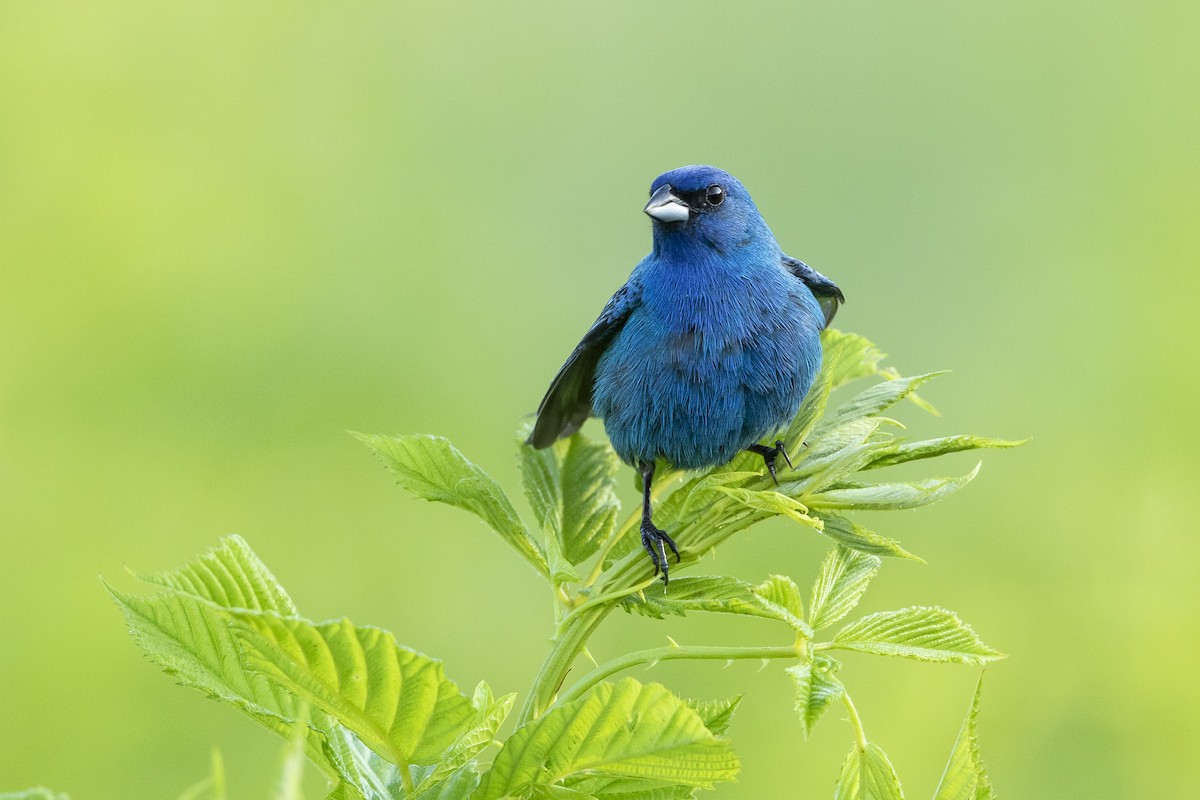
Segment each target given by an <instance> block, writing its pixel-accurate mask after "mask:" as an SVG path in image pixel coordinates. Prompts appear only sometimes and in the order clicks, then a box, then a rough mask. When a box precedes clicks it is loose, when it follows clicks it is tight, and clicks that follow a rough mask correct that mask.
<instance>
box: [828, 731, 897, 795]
mask: <svg viewBox="0 0 1200 800" xmlns="http://www.w3.org/2000/svg"><path fill="white" fill-rule="evenodd" d="M903 798H904V791H903V790H902V789H901V788H900V778H899V777H898V776H897V775H896V770H895V768H894V767H892V762H891V761H888V757H887V754H886V753H884V752H883V750H881V749H879V746H878V745H875V744H870V743H868V744H867V746H866V747H865V748H860V747H859V746H858V745H857V744H855V745H854V746H853V747H852V748H851V749H850V754H849V755H848V756H846V760H845V761H844V762H842V774H841V776H840V777H839V778H838V784H837V792H836V793H835V794H834V800H903Z"/></svg>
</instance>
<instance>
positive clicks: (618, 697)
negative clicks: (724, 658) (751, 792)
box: [475, 678, 738, 800]
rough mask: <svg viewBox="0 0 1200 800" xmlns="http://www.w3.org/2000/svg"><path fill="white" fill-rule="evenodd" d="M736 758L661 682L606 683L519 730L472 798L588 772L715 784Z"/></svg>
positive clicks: (486, 799)
mask: <svg viewBox="0 0 1200 800" xmlns="http://www.w3.org/2000/svg"><path fill="white" fill-rule="evenodd" d="M737 771H738V760H737V757H736V756H735V755H734V754H733V750H732V748H731V747H730V744H729V742H728V740H725V739H719V738H717V737H715V736H713V734H712V732H711V731H709V729H708V728H707V727H705V725H704V720H702V719H701V718H700V715H699V714H697V713H696V712H695V711H694V710H692V709H691V708H690V707H688V705H687V703H686V702H684V701H683V700H682V699H680V698H679V697H677V696H675V695H674V694H672V693H671V692H670V691H668V690H667V689H666V688H665V687H663V686H660V685H658V684H647V685H645V686H643V685H642V684H640V683H638V682H637V681H636V680H634V679H632V678H626V679H624V680H622V681H621V682H619V683H616V684H612V683H601V684H598V685H596V686H594V687H593V688H592V689H591V690H589V691H588V693H587V694H585V695H584V696H583V697H581V698H579V699H578V700H575V701H572V702H570V703H565V704H563V705H561V706H558V707H555V708H553V709H551V710H550V711H549V712H547V713H546V714H545V715H544V716H542V717H541V718H539V719H536V720H534V721H532V722H530V723H529V724H527V725H525V726H524V727H521V728H519V729H518V730H517V731H516V732H515V733H513V735H512V736H510V737H509V738H508V740H507V741H506V742H505V743H504V747H503V748H502V749H501V750H500V753H499V755H497V756H496V760H495V761H494V762H493V763H492V768H491V770H489V771H488V773H487V774H486V775H485V776H484V778H483V783H482V784H481V786H480V790H479V792H478V793H477V794H476V796H475V800H495V799H496V798H500V797H506V796H508V795H513V794H518V793H519V792H521V791H522V790H523V789H524V788H525V787H528V786H530V785H531V784H533V783H538V784H555V783H559V782H561V781H562V780H564V779H565V778H567V777H569V776H572V775H577V774H580V773H587V774H589V775H604V776H611V777H630V778H644V779H649V780H656V781H663V782H668V783H678V784H685V785H688V786H702V787H711V786H712V785H713V784H714V783H716V782H717V781H723V780H732V779H733V777H734V776H735V775H736V774H737Z"/></svg>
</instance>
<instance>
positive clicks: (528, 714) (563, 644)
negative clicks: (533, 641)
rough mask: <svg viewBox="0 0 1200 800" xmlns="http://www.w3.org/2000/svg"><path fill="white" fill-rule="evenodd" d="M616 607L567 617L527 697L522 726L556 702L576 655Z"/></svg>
mask: <svg viewBox="0 0 1200 800" xmlns="http://www.w3.org/2000/svg"><path fill="white" fill-rule="evenodd" d="M612 609H613V606H612V605H611V604H606V605H598V606H594V607H592V608H588V609H586V610H581V609H575V610H574V611H573V612H571V613H570V614H568V615H567V616H565V617H563V620H562V623H561V624H560V625H559V627H558V632H557V633H556V634H555V636H554V641H553V642H552V643H551V645H550V652H549V653H548V654H547V655H546V660H545V661H543V662H542V666H541V668H540V669H539V670H538V674H537V676H536V677H535V678H534V679H533V685H532V686H530V687H529V693H528V694H527V695H526V696H525V703H524V704H523V705H522V706H521V713H520V715H519V716H518V717H517V726H518V727H520V726H521V725H524V724H525V723H527V722H529V721H530V720H532V719H535V718H537V717H540V716H541V715H542V714H543V713H544V712H545V711H546V709H547V708H549V707H550V706H551V704H553V702H554V696H555V695H556V694H557V693H558V689H559V687H560V686H561V685H562V682H563V681H564V680H566V677H567V673H568V672H570V670H571V664H572V663H573V662H574V661H575V657H576V656H577V655H579V653H580V651H581V650H583V648H584V646H585V645H586V644H587V641H588V639H589V638H591V636H592V634H593V633H595V631H596V628H597V627H599V625H600V623H601V622H603V621H604V618H605V617H606V616H608V612H610V611H612Z"/></svg>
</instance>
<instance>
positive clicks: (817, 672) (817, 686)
mask: <svg viewBox="0 0 1200 800" xmlns="http://www.w3.org/2000/svg"><path fill="white" fill-rule="evenodd" d="M841 666H842V665H841V664H840V663H839V662H838V661H837V660H835V659H833V658H830V657H829V656H827V655H825V654H824V653H814V654H813V658H812V661H809V662H806V663H803V664H797V665H796V666H794V667H788V668H787V670H786V672H787V673H788V675H789V676H790V677H791V679H792V683H794V684H795V686H796V714H798V715H799V717H800V727H801V728H802V729H803V730H804V738H805V739H807V738H808V736H809V734H810V733H812V729H813V727H814V726H815V725H816V724H817V721H818V720H820V719H821V717H822V715H824V714H825V711H826V710H828V708H829V706H830V704H832V703H833V702H834V701H836V700H837V699H838V698H839V697H841V696H842V693H843V692H844V691H845V688H844V687H843V686H842V682H841V681H839V680H838V679H837V678H836V677H834V676H835V674H836V673H837V671H838V669H840V668H841Z"/></svg>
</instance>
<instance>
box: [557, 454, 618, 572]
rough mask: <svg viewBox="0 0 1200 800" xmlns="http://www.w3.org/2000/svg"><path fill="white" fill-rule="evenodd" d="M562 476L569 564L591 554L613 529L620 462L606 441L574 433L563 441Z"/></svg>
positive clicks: (576, 562)
mask: <svg viewBox="0 0 1200 800" xmlns="http://www.w3.org/2000/svg"><path fill="white" fill-rule="evenodd" d="M565 451H566V452H565V453H564V454H563V457H562V464H561V467H560V470H559V474H560V476H561V478H562V497H563V498H564V500H563V508H562V543H563V555H565V556H566V557H567V560H568V561H570V562H571V563H572V564H579V563H580V562H582V561H585V560H587V559H588V558H590V557H591V556H592V555H593V554H594V553H595V552H596V550H597V549H599V547H600V544H601V543H602V542H603V541H605V540H606V539H607V538H608V536H609V534H610V533H612V530H613V526H614V525H616V522H617V514H618V513H620V511H621V501H620V500H619V499H617V471H618V470H619V469H620V466H621V462H620V461H619V460H618V459H617V457H616V454H615V453H613V451H612V448H611V447H609V446H608V445H606V444H600V443H598V442H593V441H591V440H589V439H588V438H586V437H585V436H583V435H582V434H579V433H577V434H575V435H574V436H572V437H571V438H569V439H568V440H567V441H566V443H565Z"/></svg>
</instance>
